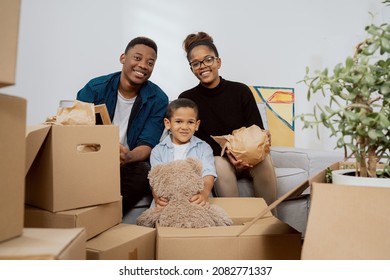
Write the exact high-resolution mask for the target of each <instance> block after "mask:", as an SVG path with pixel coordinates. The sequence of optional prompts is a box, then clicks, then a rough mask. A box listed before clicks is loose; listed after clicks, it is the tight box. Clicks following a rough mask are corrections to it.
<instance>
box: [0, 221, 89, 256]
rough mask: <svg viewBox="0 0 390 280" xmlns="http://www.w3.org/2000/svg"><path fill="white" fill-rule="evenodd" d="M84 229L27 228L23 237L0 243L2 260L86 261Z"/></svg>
mask: <svg viewBox="0 0 390 280" xmlns="http://www.w3.org/2000/svg"><path fill="white" fill-rule="evenodd" d="M85 238H86V233H85V230H84V229H80V228H79V229H47V228H45V229H38V228H25V229H24V230H23V235H22V236H20V237H17V238H14V239H12V240H9V241H5V242H2V243H0V259H2V260H29V259H30V260H31V259H35V260H54V259H57V260H85V255H86V254H85V242H86V240H85Z"/></svg>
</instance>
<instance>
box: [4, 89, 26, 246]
mask: <svg viewBox="0 0 390 280" xmlns="http://www.w3.org/2000/svg"><path fill="white" fill-rule="evenodd" d="M26 107H27V102H26V100H25V99H23V98H20V97H15V96H10V95H4V94H0V155H1V156H0V242H1V241H3V240H7V239H10V238H13V237H16V236H19V235H21V234H22V231H23V209H24V174H25V172H24V170H25V159H26V144H25V131H26Z"/></svg>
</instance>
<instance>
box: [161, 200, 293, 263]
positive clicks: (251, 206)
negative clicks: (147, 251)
mask: <svg viewBox="0 0 390 280" xmlns="http://www.w3.org/2000/svg"><path fill="white" fill-rule="evenodd" d="M248 202H250V203H248ZM212 203H215V204H218V205H220V206H221V207H222V208H224V209H225V210H226V212H227V213H228V214H229V216H230V217H231V218H232V220H233V221H234V225H232V226H226V227H208V228H196V229H188V228H172V227H161V226H159V225H157V247H156V258H157V259H158V260H176V259H177V260H179V259H182V260H207V259H209V260H222V259H228V260H247V259H254V260H256V259H257V260H260V259H272V260H275V259H279V260H280V259H282V260H287V259H296V260H297V259H299V258H300V254H301V234H300V233H299V232H298V231H296V230H295V229H293V228H292V227H290V226H289V225H287V224H285V223H283V222H281V221H280V220H278V219H277V218H275V217H274V216H272V214H271V213H270V212H269V210H268V211H266V213H265V214H264V215H263V217H262V218H261V219H258V220H256V221H255V222H254V223H253V224H251V226H250V227H249V228H248V229H246V230H245V231H244V232H241V231H242V230H243V228H244V224H242V222H245V221H252V220H253V218H254V217H255V216H256V214H257V213H258V212H259V210H261V209H266V208H267V204H266V203H265V201H264V199H262V198H214V199H212Z"/></svg>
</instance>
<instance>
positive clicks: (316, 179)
mask: <svg viewBox="0 0 390 280" xmlns="http://www.w3.org/2000/svg"><path fill="white" fill-rule="evenodd" d="M338 167H339V163H334V164H332V165H331V166H330V167H329V168H330V169H332V170H333V169H338ZM325 175H326V169H324V170H322V171H320V172H318V173H317V174H316V175H314V176H313V177H310V178H309V179H308V180H306V181H305V182H303V183H302V184H300V185H298V186H297V187H295V188H293V189H292V190H290V191H289V192H287V193H285V194H284V195H282V196H281V197H279V198H278V199H277V200H275V201H274V202H273V203H271V204H270V205H269V206H268V207H266V208H264V209H263V210H262V211H260V212H259V214H258V215H257V216H256V217H255V218H253V220H252V221H251V222H249V223H247V224H245V226H244V227H243V228H242V230H241V231H240V232H239V233H238V235H237V236H239V235H241V234H242V233H243V232H245V231H246V230H248V228H250V227H251V226H252V225H253V224H254V223H256V221H258V220H259V219H261V218H262V217H263V216H264V215H265V214H267V213H268V212H270V211H271V210H272V209H274V208H275V207H276V206H278V205H279V204H280V203H282V202H283V201H285V200H287V199H291V198H294V197H297V196H299V195H301V194H302V193H303V192H304V191H305V190H306V189H307V188H309V187H310V186H311V185H312V184H313V182H324V181H325V177H326V176H325Z"/></svg>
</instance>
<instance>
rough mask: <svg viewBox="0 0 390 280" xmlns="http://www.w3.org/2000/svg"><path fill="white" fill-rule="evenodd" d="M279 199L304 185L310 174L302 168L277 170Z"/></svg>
mask: <svg viewBox="0 0 390 280" xmlns="http://www.w3.org/2000/svg"><path fill="white" fill-rule="evenodd" d="M275 173H276V180H277V183H278V198H279V197H281V196H282V195H284V194H285V193H287V192H289V191H290V190H292V189H293V188H295V187H297V186H298V185H300V184H301V183H303V182H304V181H305V180H307V178H308V177H309V173H308V172H307V171H306V170H303V169H301V168H275Z"/></svg>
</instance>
